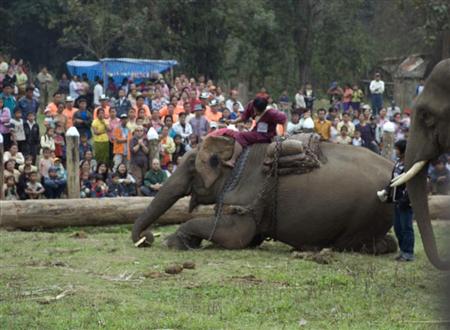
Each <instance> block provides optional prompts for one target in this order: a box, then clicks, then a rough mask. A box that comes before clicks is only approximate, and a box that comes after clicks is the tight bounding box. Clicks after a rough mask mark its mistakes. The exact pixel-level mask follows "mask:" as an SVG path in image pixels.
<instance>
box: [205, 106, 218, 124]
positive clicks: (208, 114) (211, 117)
mask: <svg viewBox="0 0 450 330" xmlns="http://www.w3.org/2000/svg"><path fill="white" fill-rule="evenodd" d="M205 117H206V119H208V121H209V122H211V121H215V122H216V123H218V122H219V120H220V118H222V113H221V112H219V111H217V112H216V113H214V112H212V111H211V108H209V107H208V108H206V110H205Z"/></svg>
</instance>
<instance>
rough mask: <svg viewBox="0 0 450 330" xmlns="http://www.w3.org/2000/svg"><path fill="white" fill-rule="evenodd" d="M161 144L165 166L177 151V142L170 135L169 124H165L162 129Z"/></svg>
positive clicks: (162, 163)
mask: <svg viewBox="0 0 450 330" xmlns="http://www.w3.org/2000/svg"><path fill="white" fill-rule="evenodd" d="M160 146H161V151H160V154H161V165H162V166H163V167H165V166H166V165H167V164H168V163H169V162H170V161H172V155H173V153H174V152H175V143H174V142H173V139H172V138H171V137H170V136H169V127H167V126H164V127H163V128H162V130H161V137H160Z"/></svg>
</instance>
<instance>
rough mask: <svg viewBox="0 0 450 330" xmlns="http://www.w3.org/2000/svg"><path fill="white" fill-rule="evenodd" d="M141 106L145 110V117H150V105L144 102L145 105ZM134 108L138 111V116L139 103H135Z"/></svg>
mask: <svg viewBox="0 0 450 330" xmlns="http://www.w3.org/2000/svg"><path fill="white" fill-rule="evenodd" d="M141 108H142V109H144V110H145V118H150V116H151V115H152V114H151V112H150V108H149V107H148V105H147V104H143V105H141ZM133 109H134V110H135V111H136V117H137V116H138V111H139V109H138V107H137V105H134V106H133Z"/></svg>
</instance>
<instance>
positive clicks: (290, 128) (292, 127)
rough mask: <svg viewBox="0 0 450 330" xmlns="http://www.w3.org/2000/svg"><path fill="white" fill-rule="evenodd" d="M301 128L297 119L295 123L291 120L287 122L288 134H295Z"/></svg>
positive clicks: (300, 123)
mask: <svg viewBox="0 0 450 330" xmlns="http://www.w3.org/2000/svg"><path fill="white" fill-rule="evenodd" d="M301 129H302V122H301V121H299V122H298V123H297V124H294V123H293V122H291V121H290V122H288V124H287V132H288V133H289V134H296V133H300V130H301Z"/></svg>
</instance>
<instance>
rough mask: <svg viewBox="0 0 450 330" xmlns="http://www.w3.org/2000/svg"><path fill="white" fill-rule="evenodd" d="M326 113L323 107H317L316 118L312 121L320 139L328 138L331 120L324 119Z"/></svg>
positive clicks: (325, 139)
mask: <svg viewBox="0 0 450 330" xmlns="http://www.w3.org/2000/svg"><path fill="white" fill-rule="evenodd" d="M326 113H327V112H326V110H325V109H319V110H318V112H317V116H318V118H317V119H316V120H315V121H314V128H315V130H316V133H318V134H319V135H320V138H321V140H322V141H329V140H330V128H331V122H330V121H328V120H326V119H325V115H326Z"/></svg>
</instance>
